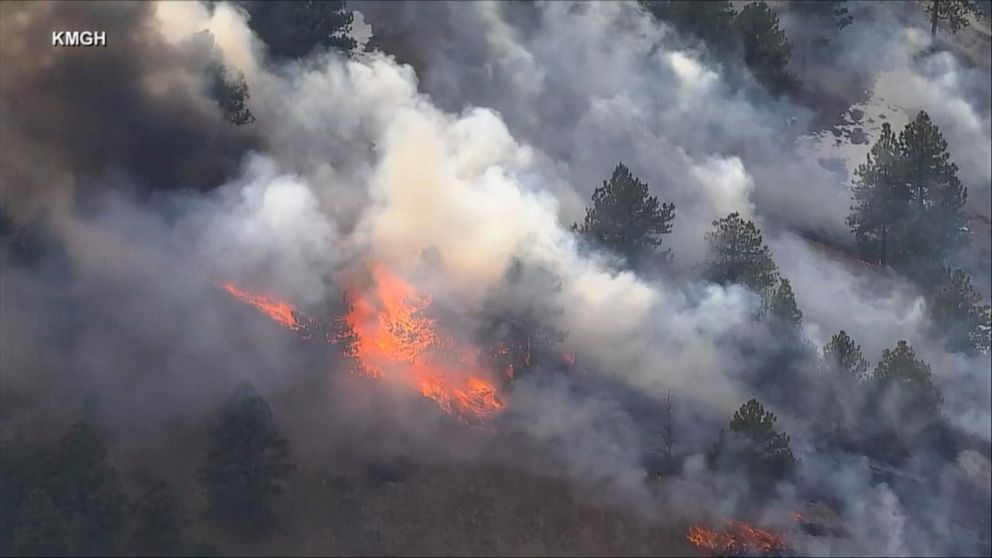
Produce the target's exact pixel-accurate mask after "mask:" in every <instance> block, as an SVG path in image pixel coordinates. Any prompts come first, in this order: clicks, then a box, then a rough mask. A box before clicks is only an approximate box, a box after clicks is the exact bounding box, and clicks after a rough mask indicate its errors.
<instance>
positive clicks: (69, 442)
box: [47, 422, 127, 554]
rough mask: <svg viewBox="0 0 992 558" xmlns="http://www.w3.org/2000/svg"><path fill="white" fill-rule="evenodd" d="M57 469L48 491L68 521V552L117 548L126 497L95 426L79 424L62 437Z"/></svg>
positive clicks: (123, 518) (84, 552)
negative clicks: (108, 460)
mask: <svg viewBox="0 0 992 558" xmlns="http://www.w3.org/2000/svg"><path fill="white" fill-rule="evenodd" d="M53 468H54V474H53V475H52V476H51V477H50V478H49V479H48V482H47V485H48V487H49V495H50V496H51V499H52V502H53V503H54V505H55V506H56V507H57V508H59V509H60V510H62V512H63V513H64V514H65V516H66V518H67V520H69V521H70V542H69V546H70V551H71V552H73V553H75V554H91V553H106V552H113V551H114V550H115V549H116V548H118V546H119V542H120V539H121V537H122V535H123V533H124V526H125V523H124V521H125V518H126V517H125V512H126V506H127V500H126V499H125V497H124V494H123V492H122V490H121V485H120V481H119V479H118V477H117V471H116V470H115V469H114V467H113V466H111V465H110V464H109V463H108V462H107V452H106V450H105V449H104V447H103V442H102V440H101V439H100V437H99V435H98V434H97V432H96V430H95V429H94V428H93V426H92V425H90V424H89V423H87V422H77V423H76V424H74V425H72V427H71V428H70V430H69V432H67V433H66V434H64V435H63V436H62V439H61V440H60V441H59V447H58V449H57V450H56V453H55V459H54V462H53Z"/></svg>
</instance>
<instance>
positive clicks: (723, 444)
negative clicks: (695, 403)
mask: <svg viewBox="0 0 992 558" xmlns="http://www.w3.org/2000/svg"><path fill="white" fill-rule="evenodd" d="M777 420H778V419H777V418H776V417H775V414H774V413H772V412H770V411H766V410H765V408H764V407H763V406H762V405H761V403H758V401H757V400H756V399H750V400H748V401H747V402H746V403H744V404H743V405H741V407H740V409H738V410H737V411H735V412H734V416H733V418H732V419H731V421H730V435H729V436H725V435H724V433H723V432H721V434H720V441H718V442H717V446H716V447H715V448H714V449H713V450H712V451H711V452H710V460H711V463H712V464H714V465H716V466H718V467H721V468H726V467H731V468H737V467H743V468H744V470H745V471H746V472H747V473H748V474H749V475H750V476H751V477H752V479H753V480H755V481H757V482H759V483H762V484H766V483H769V482H775V481H777V480H780V479H782V478H784V477H786V476H787V475H789V474H790V473H791V472H792V471H793V470H794V469H795V466H796V459H795V457H794V456H793V454H792V449H791V448H790V447H789V436H788V434H785V433H782V432H779V431H778V430H777V429H776V428H775V422H776V421H777Z"/></svg>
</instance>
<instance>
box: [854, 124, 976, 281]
mask: <svg viewBox="0 0 992 558" xmlns="http://www.w3.org/2000/svg"><path fill="white" fill-rule="evenodd" d="M855 177H856V178H855V181H854V188H853V193H854V202H855V204H854V206H852V207H851V214H850V215H848V218H847V223H848V226H849V227H850V228H851V231H852V232H853V233H854V235H855V239H856V240H857V242H858V244H859V246H861V248H862V250H863V251H864V252H865V253H867V254H871V255H873V256H875V257H877V258H878V261H879V262H880V263H882V264H886V265H892V266H893V267H894V268H896V269H898V270H899V271H901V272H903V273H905V274H907V275H908V276H909V277H910V278H912V279H914V280H916V281H918V282H921V283H928V282H932V281H935V280H937V279H939V273H940V270H941V268H942V266H943V263H944V261H945V260H946V259H947V257H948V255H949V254H950V253H951V252H952V251H953V250H954V249H955V248H958V247H960V246H962V245H964V244H965V243H966V242H967V241H968V227H967V217H966V215H965V213H964V205H965V203H966V201H967V199H968V191H967V189H966V188H964V186H962V185H961V181H960V180H959V179H958V177H957V165H955V164H954V163H953V162H951V161H950V154H949V153H947V142H946V141H944V138H943V136H942V135H941V133H940V130H939V129H938V128H937V126H936V125H934V124H933V122H931V121H930V117H929V116H927V114H926V113H925V112H920V113H919V114H918V115H917V116H916V118H915V119H914V120H913V121H912V122H910V123H909V124H908V125H907V126H906V128H905V129H904V130H903V131H902V132H901V133H900V134H899V137H898V138H896V137H895V135H894V134H893V132H892V129H891V127H889V126H888V124H883V125H882V135H881V137H880V138H879V140H878V141H877V142H876V143H875V145H874V146H872V148H871V152H870V153H869V154H868V159H867V161H866V162H865V163H864V164H862V165H861V166H859V167H858V168H857V170H856V171H855Z"/></svg>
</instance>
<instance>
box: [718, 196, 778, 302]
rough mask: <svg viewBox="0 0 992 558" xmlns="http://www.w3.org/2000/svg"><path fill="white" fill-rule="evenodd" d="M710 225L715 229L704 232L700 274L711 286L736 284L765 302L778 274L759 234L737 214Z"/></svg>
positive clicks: (750, 223) (769, 251) (748, 221)
mask: <svg viewBox="0 0 992 558" xmlns="http://www.w3.org/2000/svg"><path fill="white" fill-rule="evenodd" d="M713 226H714V227H715V230H713V231H710V232H708V233H706V242H707V254H706V261H705V263H704V275H705V276H706V277H707V278H708V279H709V280H710V281H713V282H715V283H720V284H728V283H739V284H741V285H744V286H746V287H748V288H750V289H751V290H753V291H754V292H756V293H758V294H760V295H761V296H762V297H763V298H764V299H766V300H767V297H768V296H769V295H770V294H771V290H772V287H774V285H775V282H776V281H777V280H778V271H777V268H776V266H775V262H774V261H773V260H772V255H771V250H769V248H768V246H765V244H764V241H763V240H762V238H761V231H760V230H758V228H757V227H755V226H754V223H752V222H751V221H750V220H746V219H744V218H742V217H741V215H740V213H737V212H734V213H731V214H730V215H728V216H726V217H724V218H723V219H719V220H716V221H713Z"/></svg>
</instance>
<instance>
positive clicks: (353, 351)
mask: <svg viewBox="0 0 992 558" xmlns="http://www.w3.org/2000/svg"><path fill="white" fill-rule="evenodd" d="M370 275H371V284H370V285H369V286H367V287H366V288H365V289H355V290H354V291H353V292H351V293H349V294H348V295H346V299H347V300H348V303H349V309H348V312H347V314H346V315H345V316H344V318H343V322H344V324H345V326H346V329H345V330H344V331H341V328H337V331H336V332H331V329H330V325H329V323H328V322H323V321H320V320H314V319H306V318H303V317H301V314H300V313H299V312H298V311H297V309H296V307H295V306H293V305H292V304H290V303H288V302H285V301H282V300H278V299H276V298H274V297H271V296H268V295H263V294H257V293H251V292H248V291H246V290H244V289H241V288H239V287H237V286H235V285H233V284H231V283H225V284H224V285H223V286H224V290H226V291H227V292H228V293H230V294H231V295H232V296H234V297H235V298H237V299H238V300H240V301H242V302H245V303H247V304H250V305H252V306H254V307H255V308H257V309H258V310H260V311H261V312H263V313H264V314H265V315H266V316H268V317H269V318H271V319H272V320H273V321H275V322H276V323H278V324H280V325H282V326H283V327H285V328H287V329H289V330H291V331H296V332H301V333H304V334H305V335H304V337H305V338H307V339H308V340H309V338H310V337H311V336H312V335H313V330H314V329H323V330H325V331H328V334H327V335H326V338H327V341H328V342H329V343H334V344H339V343H340V344H342V345H343V350H344V352H345V353H346V354H347V355H348V356H350V357H352V358H354V359H355V360H356V361H357V363H358V366H357V367H356V369H357V370H359V371H360V372H361V373H364V374H366V375H368V376H371V377H374V378H379V379H382V380H384V381H388V382H393V383H396V384H399V385H403V386H407V387H409V388H410V389H413V390H415V391H417V392H418V393H420V394H421V395H423V396H424V397H427V398H429V399H431V400H433V401H434V402H435V403H437V405H438V406H439V407H440V408H441V409H442V410H444V411H445V412H446V413H448V414H450V415H453V416H456V417H458V418H460V419H462V420H464V421H466V422H468V423H471V424H478V423H481V422H484V421H486V420H488V419H490V418H492V417H494V416H495V415H497V414H499V413H500V412H501V411H502V410H503V408H504V406H505V403H504V401H503V396H502V395H501V394H500V392H499V389H498V387H497V385H496V384H495V383H494V381H493V378H495V377H496V374H495V373H494V372H493V371H492V370H490V369H489V368H486V367H485V366H484V365H483V364H481V361H482V351H481V350H480V349H478V348H477V347H474V346H472V345H469V344H467V343H460V342H458V341H457V340H456V339H455V338H454V336H452V335H450V334H448V333H447V332H445V331H444V330H443V329H442V328H441V327H440V326H439V324H438V323H437V319H436V318H434V317H433V316H431V314H430V303H431V297H430V295H425V294H420V293H418V292H417V291H416V290H415V289H414V288H413V286H412V285H410V284H409V283H408V282H406V281H405V280H403V279H402V278H401V277H399V276H398V275H396V274H394V273H392V272H391V271H390V270H389V269H388V268H386V266H384V265H373V266H371V268H370ZM311 323H312V324H314V327H307V326H306V325H305V324H311Z"/></svg>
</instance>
